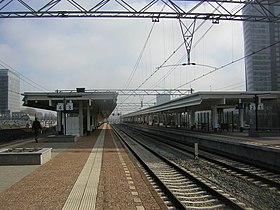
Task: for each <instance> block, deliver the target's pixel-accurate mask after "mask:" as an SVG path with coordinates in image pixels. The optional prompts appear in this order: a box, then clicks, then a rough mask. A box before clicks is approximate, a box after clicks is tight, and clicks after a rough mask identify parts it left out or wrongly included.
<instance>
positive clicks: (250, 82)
mask: <svg viewBox="0 0 280 210" xmlns="http://www.w3.org/2000/svg"><path fill="white" fill-rule="evenodd" d="M277 1H278V0H277ZM277 1H276V0H268V1H263V2H262V3H263V4H267V3H273V2H274V3H275V2H277ZM266 8H267V9H268V10H269V12H271V13H272V14H274V15H279V14H280V6H279V4H278V6H272V4H271V5H270V6H266ZM260 12H262V13H263V12H264V9H263V8H261V7H260V6H256V5H254V6H247V7H245V8H244V9H243V14H245V15H259V14H260ZM265 12H267V11H265ZM243 32H244V50H245V55H249V54H251V53H253V52H258V51H259V50H261V49H264V48H266V47H268V46H270V45H273V44H275V43H277V42H279V40H280V24H279V23H261V22H247V21H245V22H243ZM245 73H246V90H247V91H276V90H278V91H279V90H280V44H279V43H278V44H276V45H273V46H272V47H270V48H267V49H265V50H262V51H261V52H258V53H256V54H253V55H252V56H249V57H246V59H245Z"/></svg>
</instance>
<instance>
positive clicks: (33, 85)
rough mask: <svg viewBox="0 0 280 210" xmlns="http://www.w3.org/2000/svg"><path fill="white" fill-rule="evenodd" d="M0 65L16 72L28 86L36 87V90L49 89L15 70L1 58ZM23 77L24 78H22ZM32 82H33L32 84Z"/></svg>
mask: <svg viewBox="0 0 280 210" xmlns="http://www.w3.org/2000/svg"><path fill="white" fill-rule="evenodd" d="M0 65H1V66H2V67H3V68H7V69H9V70H11V71H13V72H15V73H17V74H19V75H20V80H22V81H24V82H26V83H27V84H29V85H30V86H32V87H34V88H36V89H37V90H40V91H49V90H48V89H47V88H45V87H43V86H42V85H40V84H38V83H36V82H34V81H33V80H31V79H29V78H28V77H26V76H24V75H23V74H22V73H20V72H19V71H17V70H15V69H14V68H13V67H12V66H10V65H8V64H7V63H5V62H4V61H3V60H1V59H0ZM23 78H25V79H23ZM32 83H33V84H32Z"/></svg>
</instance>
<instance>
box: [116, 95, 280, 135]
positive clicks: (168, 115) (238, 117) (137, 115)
mask: <svg viewBox="0 0 280 210" xmlns="http://www.w3.org/2000/svg"><path fill="white" fill-rule="evenodd" d="M279 107H280V92H279V91H265V92H262V91H258V92H245V91H241V92H239V91H234V92H232V91H209V92H196V93H193V94H190V95H186V96H183V97H180V98H176V99H174V100H171V101H169V102H166V103H163V104H160V105H156V106H152V107H149V108H146V109H142V110H139V111H136V112H132V113H129V114H126V115H123V116H122V117H121V121H122V122H127V123H141V124H149V125H159V126H166V127H168V126H170V127H172V126H174V127H188V128H191V129H200V130H203V129H204V130H208V131H210V130H214V131H217V130H222V129H227V130H234V129H238V130H239V129H240V131H243V129H244V128H246V127H250V128H251V130H256V131H258V130H260V129H269V130H271V129H278V130H279V128H280V120H279V119H280V113H279V112H280V111H279Z"/></svg>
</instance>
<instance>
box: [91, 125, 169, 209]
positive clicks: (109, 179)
mask: <svg viewBox="0 0 280 210" xmlns="http://www.w3.org/2000/svg"><path fill="white" fill-rule="evenodd" d="M96 209H97V210H101V209H106V210H107V209H121V210H130V209H139V210H141V209H146V210H154V209H166V207H165V205H164V204H163V203H162V200H161V199H160V198H159V197H158V195H157V194H156V193H155V192H154V191H153V189H151V186H149V183H147V181H146V178H145V176H144V174H143V173H141V171H140V170H139V168H137V166H136V165H135V163H134V162H133V161H131V159H130V157H129V156H128V154H127V153H126V151H125V150H124V148H123V147H122V145H121V144H120V142H119V141H118V140H116V138H113V136H112V133H111V130H107V132H106V136H105V142H104V153H103V163H102V168H101V177H100V182H99V189H98V195H97V201H96Z"/></svg>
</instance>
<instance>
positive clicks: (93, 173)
mask: <svg viewBox="0 0 280 210" xmlns="http://www.w3.org/2000/svg"><path fill="white" fill-rule="evenodd" d="M17 146H18V145H17ZM33 146H34V147H35V146H39V147H52V148H53V155H52V159H51V160H50V161H48V162H47V163H45V164H43V165H42V166H0V178H1V180H0V185H2V184H3V183H6V182H9V184H8V185H5V186H3V187H2V188H1V191H0V209H5V210H8V209H13V210H17V209H28V210H29V209H40V210H41V209H96V210H99V209H122V210H126V209H127V210H130V209H136V210H144V209H151V210H153V209H166V207H165V205H164V204H163V201H162V200H161V199H160V198H159V197H158V195H157V194H156V193H155V192H154V190H153V189H152V187H151V186H150V185H149V183H148V181H147V180H146V177H145V176H144V175H143V174H142V172H141V170H140V169H139V168H138V167H137V165H136V164H135V163H134V162H133V160H132V159H131V158H130V157H129V155H128V154H127V152H126V151H125V149H124V148H123V147H122V145H121V144H120V142H119V141H118V140H117V139H115V138H114V136H113V134H112V132H111V128H110V127H109V126H108V125H106V124H105V125H104V126H103V127H102V128H100V129H98V130H97V131H96V132H95V133H94V135H91V136H86V137H81V138H80V139H79V140H78V141H77V142H74V143H48V142H47V141H45V140H44V139H40V140H39V143H38V144H36V143H34V142H28V143H27V144H24V145H21V147H33Z"/></svg>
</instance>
